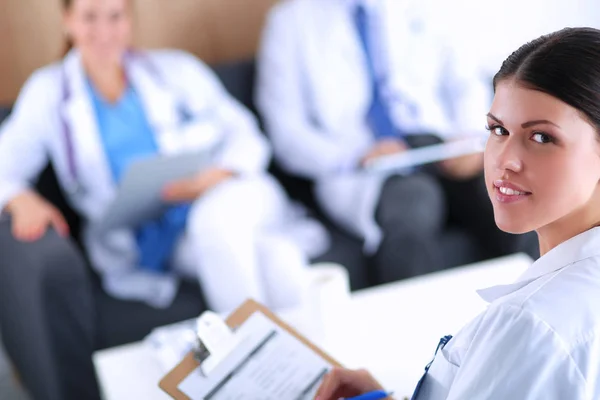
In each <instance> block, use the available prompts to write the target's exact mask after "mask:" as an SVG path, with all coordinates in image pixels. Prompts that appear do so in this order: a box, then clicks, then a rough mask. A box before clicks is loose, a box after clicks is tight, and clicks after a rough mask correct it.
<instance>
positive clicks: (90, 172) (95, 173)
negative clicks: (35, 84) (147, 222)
mask: <svg viewBox="0 0 600 400" xmlns="http://www.w3.org/2000/svg"><path fill="white" fill-rule="evenodd" d="M62 68H63V71H62V72H61V80H62V81H63V82H62V85H64V88H63V89H64V90H65V93H63V95H64V99H63V104H62V107H61V109H60V111H59V112H61V113H62V115H63V118H64V120H65V122H66V124H67V125H68V131H69V132H70V135H69V136H70V140H71V143H72V146H73V156H74V158H75V160H74V161H75V168H76V174H77V176H76V177H70V178H76V179H77V180H78V181H79V182H71V184H77V183H82V184H83V183H84V182H91V181H92V180H91V179H92V178H91V177H93V182H94V185H91V186H90V187H86V189H88V190H94V191H95V192H96V193H97V195H98V196H99V197H100V198H110V197H112V195H113V192H114V187H113V186H114V184H113V181H112V176H111V173H110V167H109V165H108V161H107V159H106V157H105V155H104V151H103V145H102V142H101V140H100V133H99V132H98V123H97V121H96V117H95V113H94V108H93V105H92V103H91V100H90V96H89V94H88V90H87V87H86V85H87V83H86V80H87V77H86V75H85V72H84V69H83V64H82V61H81V54H80V52H79V51H78V50H76V49H73V50H71V51H70V52H69V53H68V54H67V55H66V56H65V58H64V61H63V66H62ZM65 140H66V138H65ZM100 194H102V195H100Z"/></svg>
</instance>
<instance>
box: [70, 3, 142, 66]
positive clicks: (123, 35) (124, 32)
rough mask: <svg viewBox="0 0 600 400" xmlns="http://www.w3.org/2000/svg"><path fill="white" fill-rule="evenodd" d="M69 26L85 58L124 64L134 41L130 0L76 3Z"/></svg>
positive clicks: (72, 8) (99, 62) (75, 43)
mask: <svg viewBox="0 0 600 400" xmlns="http://www.w3.org/2000/svg"><path fill="white" fill-rule="evenodd" d="M65 26H66V29H67V32H68V34H69V36H70V38H71V39H72V40H73V44H74V46H75V47H77V48H78V49H79V50H80V51H81V54H82V56H83V57H84V59H86V60H88V61H90V62H94V63H97V64H105V63H111V62H117V61H120V59H121V57H122V55H123V53H124V52H125V51H126V50H127V48H128V47H129V46H130V44H131V38H132V21H131V10H130V6H129V0H73V2H72V4H71V7H70V8H69V9H68V10H67V11H66V13H65Z"/></svg>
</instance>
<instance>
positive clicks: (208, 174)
mask: <svg viewBox="0 0 600 400" xmlns="http://www.w3.org/2000/svg"><path fill="white" fill-rule="evenodd" d="M234 175H235V173H234V172H233V171H230V170H228V169H223V168H210V169H208V170H205V171H202V172H200V173H199V174H197V175H195V176H193V177H191V178H187V179H181V180H179V181H176V182H173V183H170V184H169V185H167V186H166V187H165V188H164V190H163V199H164V200H166V201H168V202H171V203H187V202H191V201H194V200H196V199H197V198H198V197H200V196H202V195H203V194H204V193H205V192H206V191H208V190H210V189H212V188H213V187H215V186H217V185H218V184H220V183H222V182H224V181H226V180H228V179H230V178H232V177H233V176H234Z"/></svg>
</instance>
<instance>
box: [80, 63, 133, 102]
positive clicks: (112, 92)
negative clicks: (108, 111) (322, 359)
mask: <svg viewBox="0 0 600 400" xmlns="http://www.w3.org/2000/svg"><path fill="white" fill-rule="evenodd" d="M83 66H84V69H85V72H86V74H87V76H88V78H89V79H90V81H91V82H92V84H93V85H94V87H95V88H96V90H97V91H98V92H99V93H100V94H101V95H102V97H103V98H105V99H106V100H107V101H109V102H111V103H114V102H116V101H117V100H119V99H120V98H121V96H122V95H123V92H124V91H125V88H126V86H127V81H126V79H125V73H124V70H123V65H122V64H121V63H119V62H111V63H109V62H106V63H102V64H99V63H96V62H86V61H85V60H83Z"/></svg>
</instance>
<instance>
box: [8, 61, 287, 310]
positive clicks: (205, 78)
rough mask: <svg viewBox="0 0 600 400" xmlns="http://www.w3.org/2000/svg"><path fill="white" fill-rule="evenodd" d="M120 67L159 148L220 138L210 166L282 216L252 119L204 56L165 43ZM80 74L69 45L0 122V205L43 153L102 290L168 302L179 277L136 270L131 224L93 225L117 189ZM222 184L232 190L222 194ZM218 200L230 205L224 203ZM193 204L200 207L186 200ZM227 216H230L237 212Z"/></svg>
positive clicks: (34, 170)
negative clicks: (109, 229) (185, 117)
mask: <svg viewBox="0 0 600 400" xmlns="http://www.w3.org/2000/svg"><path fill="white" fill-rule="evenodd" d="M125 67H126V72H127V76H128V79H129V80H130V83H131V84H132V86H133V87H134V88H135V90H136V92H137V93H138V95H139V96H140V99H141V101H142V104H143V106H144V109H145V111H146V115H147V117H148V120H149V123H150V125H151V127H152V128H153V131H154V133H155V136H156V140H157V143H158V147H159V152H160V153H162V154H174V153H178V152H182V151H193V150H198V149H200V148H202V147H203V146H210V145H212V144H213V143H214V141H215V140H218V139H219V138H222V139H223V140H224V143H225V145H224V146H223V148H222V150H221V152H220V153H219V155H218V157H217V159H216V161H215V164H216V165H218V166H222V167H224V168H228V169H231V170H234V171H236V172H238V173H239V174H240V176H241V178H239V179H240V180H245V182H244V183H243V184H242V186H245V187H248V191H250V192H252V191H253V190H254V191H256V187H257V185H258V186H259V187H261V188H266V189H265V190H264V191H263V192H261V193H266V194H265V197H268V200H266V203H267V204H274V205H273V208H277V211H273V212H272V214H275V213H278V214H277V215H278V216H279V214H282V215H283V214H284V212H283V211H282V210H283V209H284V207H285V206H284V205H283V204H284V203H285V202H286V199H285V196H284V195H283V193H282V192H281V190H280V188H279V187H277V185H276V184H275V183H274V182H273V181H272V178H270V177H268V175H267V174H266V173H265V169H266V167H267V164H268V161H269V158H270V148H269V146H268V143H267V142H266V140H265V138H264V137H263V136H262V135H261V134H260V131H259V130H258V128H257V124H256V121H255V118H254V117H253V116H252V115H251V114H250V113H249V112H248V111H247V110H246V109H244V108H243V107H242V106H241V105H240V104H239V103H237V102H236V101H235V100H233V99H232V98H231V97H230V96H229V95H228V94H227V93H226V92H225V90H224V89H223V88H222V86H221V85H220V83H219V82H218V80H217V78H216V77H215V75H214V74H213V73H212V72H211V71H210V70H209V69H208V68H207V67H206V66H205V65H204V64H202V63H201V62H200V61H198V60H197V59H196V58H194V57H193V56H191V55H189V54H187V53H184V52H181V51H168V50H165V51H152V52H144V53H141V52H140V53H135V54H132V55H130V56H128V57H127V58H126V63H125ZM85 79H86V77H85V73H84V71H83V68H82V64H81V59H80V55H79V53H78V52H77V51H76V50H74V51H71V52H70V53H69V54H68V55H67V56H66V57H65V59H64V60H62V61H61V62H57V63H55V64H53V65H50V66H48V67H45V68H42V69H40V70H38V71H37V72H35V73H34V74H33V75H32V77H31V78H30V79H29V80H28V82H27V83H26V84H25V86H24V88H23V90H22V92H21V94H20V96H19V98H18V100H17V103H16V105H15V108H14V111H13V113H12V114H11V116H10V117H9V118H8V119H7V121H6V123H5V124H3V126H2V127H1V130H0V210H1V209H3V208H4V206H5V205H6V203H7V202H8V201H9V200H10V199H11V198H13V197H14V196H15V195H17V194H18V193H19V192H21V191H23V190H24V189H26V188H27V187H28V186H29V185H30V184H31V182H32V180H34V179H35V178H36V177H37V175H38V174H39V172H40V171H41V169H42V168H43V167H44V166H45V165H46V163H47V161H48V158H49V159H50V160H51V161H52V163H53V166H54V168H55V171H56V173H57V177H58V179H59V182H60V184H61V185H62V186H63V187H64V188H65V189H66V192H67V194H68V199H69V201H70V203H71V205H72V206H73V207H74V208H75V209H76V210H77V211H79V212H80V213H81V215H83V216H84V217H85V220H86V222H87V223H86V225H85V227H84V231H83V238H84V244H85V247H86V249H87V251H88V253H89V256H90V258H91V261H92V264H93V266H94V267H95V268H96V269H97V270H98V271H99V272H100V273H101V275H102V277H103V283H104V287H105V289H106V290H107V291H108V292H109V293H110V294H112V295H114V296H116V297H119V298H125V299H139V300H144V301H146V302H148V303H150V304H152V305H155V306H160V307H164V306H167V305H168V304H169V303H170V302H171V300H172V299H173V297H174V295H175V294H176V291H177V277H176V276H174V275H154V274H149V273H144V272H142V271H140V270H139V268H138V267H137V251H136V250H137V246H136V242H135V238H134V233H133V232H132V231H131V230H119V231H115V232H113V233H110V234H108V235H99V234H98V233H97V232H96V230H95V226H97V222H98V221H99V220H100V219H101V218H102V215H103V212H104V210H105V209H106V208H107V206H108V205H109V204H110V203H111V201H112V200H113V199H114V197H115V192H116V185H115V183H114V182H113V178H112V175H111V172H110V168H109V166H108V163H107V160H106V156H105V154H104V149H103V146H102V143H101V141H100V137H99V132H98V127H97V124H96V120H95V114H94V110H93V107H92V104H91V99H90V97H89V93H88V91H87V88H86V82H85ZM65 83H66V85H67V87H68V92H69V96H68V98H67V99H66V100H65V99H63V96H64V93H65V88H64V86H63V85H64V84H65ZM182 104H185V109H186V111H187V112H188V113H191V114H192V118H191V120H190V121H189V122H188V123H186V124H184V125H181V124H180V120H181V115H180V109H181V107H182ZM61 115H62V116H63V117H64V121H65V122H66V123H67V124H68V125H69V126H70V131H71V137H72V143H73V154H74V161H75V165H76V170H77V175H78V179H77V180H78V182H79V183H81V185H82V187H83V188H84V190H82V191H78V192H75V191H74V190H72V189H73V188H74V187H75V186H76V183H77V182H74V180H73V176H72V174H71V172H70V169H69V162H68V157H67V145H66V143H65V137H64V135H65V130H64V129H63V127H62V121H63V120H62V119H61ZM250 181H255V182H257V185H254V186H253V187H254V189H252V188H249V187H250V186H252V185H250V184H249V183H248V182H250ZM239 186H240V185H237V186H236V184H235V183H233V182H231V183H227V184H225V185H224V186H223V187H221V188H219V190H217V191H214V193H212V194H211V196H203V197H208V198H209V199H212V198H214V197H215V196H222V197H223V196H224V197H223V198H225V199H226V198H229V199H230V200H223V201H224V202H225V203H227V202H228V201H229V202H231V197H235V196H237V197H238V200H239V199H240V197H239V196H240V195H242V196H243V193H245V192H244V190H240V189H239ZM228 191H229V192H231V193H234V194H235V196H234V195H233V194H230V195H228V194H227V192H228ZM219 193H221V194H219ZM255 197H256V196H255ZM241 198H242V199H243V197H241ZM202 201H204V200H202ZM206 201H207V202H208V201H209V200H206ZM210 201H211V202H212V203H211V204H213V205H211V206H210V207H209V208H210V209H214V208H215V206H214V204H215V203H218V201H219V200H218V199H216V200H210ZM199 202H200V200H199ZM255 203H260V200H257V201H255ZM240 204H241V203H240ZM224 206H227V207H231V206H230V205H229V203H227V204H224ZM199 207H200V208H201V207H202V206H201V205H195V206H194V208H196V209H197V208H199ZM195 214H201V215H202V218H208V220H205V225H206V226H213V225H217V226H218V225H219V224H221V225H226V224H228V223H229V224H233V225H235V224H236V221H233V220H231V219H227V220H225V218H224V217H223V213H222V212H221V213H216V212H215V211H214V210H213V211H212V212H210V213H207V212H203V211H202V210H193V211H192V215H195ZM211 214H212V216H211ZM230 214H232V215H236V216H238V214H241V213H230ZM211 218H212V219H215V218H223V221H222V222H221V221H219V223H209V222H210V219H211ZM240 218H241V217H240ZM248 218H255V217H254V216H251V217H248ZM273 218H274V217H273ZM213 222H215V221H213ZM194 223H195V224H198V225H200V227H196V228H194V227H191V228H190V227H189V225H188V231H190V230H191V231H192V232H194V231H198V230H199V229H200V228H201V227H202V222H200V220H199V219H198V218H196V222H194ZM237 223H238V224H239V225H244V224H243V223H241V222H237ZM230 231H234V229H230ZM188 247H189V246H188ZM207 251H208V252H210V249H209V250H207ZM215 251H222V249H216V250H215ZM203 256H204V254H203ZM218 257H219V254H215V255H214V257H212V260H213V261H215V260H216V262H217V263H218ZM212 268H213V269H215V267H214V266H213V267H212ZM217 278H218V277H217ZM220 278H221V281H223V283H222V285H220V286H219V288H220V289H222V290H221V291H222V292H223V293H226V290H225V289H224V288H223V285H225V284H226V283H227V279H228V278H227V276H221V277H220ZM212 290H215V288H213V289H212ZM242 300H243V299H242ZM209 303H210V299H209ZM226 307H227V308H231V305H230V304H229V303H228V304H227V306H226ZM215 308H218V307H215ZM220 308H225V307H220Z"/></svg>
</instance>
